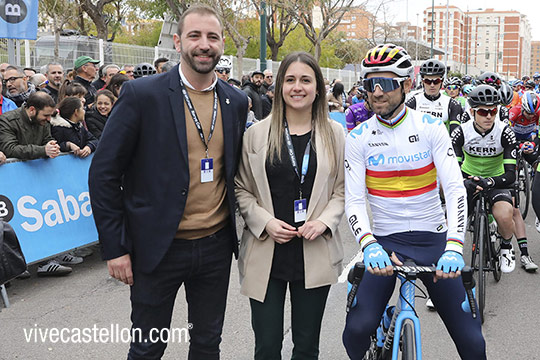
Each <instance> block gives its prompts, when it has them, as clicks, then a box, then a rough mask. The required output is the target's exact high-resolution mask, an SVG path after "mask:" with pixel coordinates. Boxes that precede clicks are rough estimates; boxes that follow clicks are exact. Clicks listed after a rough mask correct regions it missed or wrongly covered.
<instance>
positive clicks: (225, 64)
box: [216, 56, 232, 71]
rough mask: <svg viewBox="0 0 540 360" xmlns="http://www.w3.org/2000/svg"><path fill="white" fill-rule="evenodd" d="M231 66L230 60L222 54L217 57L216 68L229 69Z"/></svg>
mask: <svg viewBox="0 0 540 360" xmlns="http://www.w3.org/2000/svg"><path fill="white" fill-rule="evenodd" d="M231 68H232V61H231V60H230V59H229V58H228V57H225V56H222V57H221V58H220V59H219V62H218V63H217V65H216V70H229V71H230V70H231Z"/></svg>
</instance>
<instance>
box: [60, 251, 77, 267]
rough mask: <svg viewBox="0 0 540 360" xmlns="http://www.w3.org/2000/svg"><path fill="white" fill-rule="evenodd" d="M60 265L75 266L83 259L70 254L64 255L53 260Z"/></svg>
mask: <svg viewBox="0 0 540 360" xmlns="http://www.w3.org/2000/svg"><path fill="white" fill-rule="evenodd" d="M55 260H56V261H57V262H58V263H59V264H60V265H76V264H80V263H82V262H83V258H82V257H79V256H73V254H71V253H65V254H62V255H60V256H58V257H57V258H56V259H55Z"/></svg>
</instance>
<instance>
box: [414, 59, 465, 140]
mask: <svg viewBox="0 0 540 360" xmlns="http://www.w3.org/2000/svg"><path fill="white" fill-rule="evenodd" d="M445 72H446V68H445V66H444V64H443V63H442V62H440V61H439V60H437V59H429V60H426V61H425V62H424V63H422V65H421V66H420V75H421V76H422V84H423V85H424V91H422V92H420V93H417V94H415V95H414V96H412V97H410V98H409V99H408V100H407V102H406V103H405V105H407V107H409V108H411V109H415V110H418V111H421V112H423V113H426V114H431V115H432V116H434V117H436V118H438V119H441V120H442V121H443V123H444V124H445V125H446V128H447V129H448V132H449V133H452V130H454V128H455V127H456V126H458V125H459V124H460V122H461V120H460V118H461V114H462V113H463V109H462V107H461V104H460V103H459V102H457V101H456V100H454V99H452V98H451V97H449V96H447V95H444V94H442V93H441V88H442V86H443V78H444V74H445Z"/></svg>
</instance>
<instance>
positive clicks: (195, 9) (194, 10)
mask: <svg viewBox="0 0 540 360" xmlns="http://www.w3.org/2000/svg"><path fill="white" fill-rule="evenodd" d="M189 14H199V15H211V16H215V17H216V19H217V20H218V22H219V27H220V28H221V36H223V22H222V21H221V18H220V17H219V15H218V13H217V12H216V10H214V9H213V8H211V7H210V6H206V5H202V4H197V5H191V6H190V7H189V8H188V9H187V10H186V11H184V13H183V14H182V16H181V17H180V19H179V20H178V28H177V30H176V34H177V35H178V36H181V35H182V30H183V29H184V20H185V19H186V17H187V16H188V15H189Z"/></svg>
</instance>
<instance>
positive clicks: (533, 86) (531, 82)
mask: <svg viewBox="0 0 540 360" xmlns="http://www.w3.org/2000/svg"><path fill="white" fill-rule="evenodd" d="M525 87H526V88H533V89H534V88H535V87H536V83H535V82H534V81H533V80H527V82H526V83H525Z"/></svg>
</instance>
